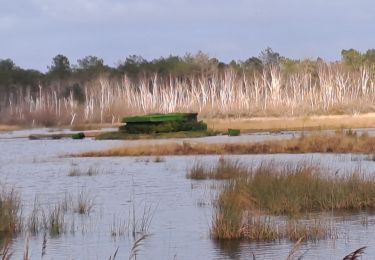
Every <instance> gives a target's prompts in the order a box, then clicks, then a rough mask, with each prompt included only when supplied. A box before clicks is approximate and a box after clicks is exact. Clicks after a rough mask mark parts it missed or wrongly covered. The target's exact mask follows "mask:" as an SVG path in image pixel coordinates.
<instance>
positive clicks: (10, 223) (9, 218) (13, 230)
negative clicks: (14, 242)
mask: <svg viewBox="0 0 375 260" xmlns="http://www.w3.org/2000/svg"><path fill="white" fill-rule="evenodd" d="M21 223H22V220H21V198H20V195H19V194H18V193H17V192H16V191H15V190H14V189H7V188H5V187H4V186H1V187H0V240H2V239H4V238H7V237H9V238H10V237H13V236H14V235H15V234H17V233H18V232H19V231H20V230H21Z"/></svg>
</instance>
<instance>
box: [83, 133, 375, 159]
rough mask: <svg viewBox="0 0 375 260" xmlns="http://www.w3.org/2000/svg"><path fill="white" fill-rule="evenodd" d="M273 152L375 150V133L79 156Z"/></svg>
mask: <svg viewBox="0 0 375 260" xmlns="http://www.w3.org/2000/svg"><path fill="white" fill-rule="evenodd" d="M275 153H290V154H299V153H364V154H373V153H375V136H370V135H368V134H367V133H363V134H357V133H356V132H355V131H352V130H348V131H336V132H334V133H309V134H301V136H299V137H294V138H291V139H284V140H268V141H258V142H256V141H253V142H238V143H203V142H195V143H192V142H186V141H184V142H182V143H166V144H156V145H134V146H128V145H127V146H119V147H115V148H111V149H108V150H104V151H89V152H84V153H81V154H79V155H78V156H82V157H99V156H163V155H196V154H275Z"/></svg>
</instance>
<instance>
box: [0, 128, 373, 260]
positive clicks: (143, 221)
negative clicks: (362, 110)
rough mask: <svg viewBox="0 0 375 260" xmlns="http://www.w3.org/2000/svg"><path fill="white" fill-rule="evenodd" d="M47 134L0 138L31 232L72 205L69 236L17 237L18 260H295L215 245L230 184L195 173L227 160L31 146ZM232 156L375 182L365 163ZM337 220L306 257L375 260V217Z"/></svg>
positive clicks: (266, 249)
mask: <svg viewBox="0 0 375 260" xmlns="http://www.w3.org/2000/svg"><path fill="white" fill-rule="evenodd" d="M45 132H49V130H48V129H42V130H33V131H16V132H13V133H1V134H0V182H1V183H3V184H4V185H6V186H7V187H14V188H15V189H16V190H17V191H18V192H19V193H20V196H21V202H22V203H21V204H22V217H23V219H25V221H24V222H25V223H24V225H26V222H27V220H28V218H29V216H30V215H31V214H32V211H33V209H34V208H35V205H37V206H38V207H39V208H41V209H42V211H43V212H44V215H48V212H51V211H53V208H54V206H55V205H56V204H57V203H60V202H64V201H65V202H67V204H69V205H70V207H69V208H70V209H69V210H67V211H66V212H65V213H64V218H63V224H62V231H61V232H60V233H59V234H52V233H51V232H46V231H45V230H40V231H39V232H38V233H36V234H33V233H31V232H30V231H28V230H25V231H24V232H22V233H21V234H20V235H18V236H16V237H15V238H14V239H13V241H11V248H10V250H11V251H12V252H13V258H14V259H21V258H22V256H23V254H24V252H25V245H26V244H27V241H29V246H28V248H29V255H30V258H31V259H40V258H42V259H109V258H110V257H111V256H112V257H113V256H114V255H115V254H116V259H128V258H132V257H133V258H134V254H135V253H136V254H137V259H251V258H252V257H253V255H254V256H255V257H256V259H286V258H287V257H288V255H289V253H290V251H291V249H292V248H293V243H291V242H289V241H284V240H281V241H276V242H269V243H264V242H262V243H249V242H246V241H242V242H238V241H227V242H220V243H219V242H216V241H214V240H213V239H211V237H210V227H211V223H212V217H213V212H214V208H213V205H212V201H213V200H215V198H216V196H217V194H218V192H219V190H220V185H218V184H219V183H220V181H213V180H205V181H195V180H190V179H187V178H186V174H187V169H189V167H191V166H192V165H193V164H194V162H197V161H200V162H203V163H205V164H213V163H215V162H217V161H218V160H219V158H220V156H164V157H161V158H156V157H152V156H151V157H101V158H72V157H67V156H65V155H66V154H71V153H77V152H83V151H89V150H97V149H104V148H110V147H112V146H115V145H120V144H124V143H125V144H126V143H128V144H129V145H134V144H137V143H139V142H142V143H147V142H150V141H95V140H92V139H84V140H71V139H60V140H28V139H27V136H28V135H29V134H31V133H33V134H34V133H45ZM373 132H374V131H371V133H370V134H372V133H373ZM296 134H300V133H299V132H287V133H280V134H268V133H261V134H252V135H243V136H240V137H238V138H228V137H227V136H216V137H207V138H200V139H196V140H194V141H197V142H202V141H208V142H226V141H233V140H237V141H242V140H265V139H272V138H286V137H291V136H293V135H296ZM170 141H177V140H168V142H170ZM180 141H181V140H178V142H180ZM152 142H154V141H152ZM156 142H165V141H163V140H156ZM225 157H226V158H235V159H238V160H240V161H241V162H243V163H244V164H254V163H255V164H256V163H259V162H261V161H265V160H274V161H276V162H281V163H284V162H285V163H286V162H300V161H301V160H302V161H307V162H311V163H313V164H317V165H318V164H319V165H321V166H322V167H326V168H329V169H332V170H334V172H337V173H338V174H340V173H344V172H345V170H350V169H357V168H359V167H360V168H361V169H363V170H364V171H366V172H367V173H368V174H372V173H374V174H375V162H374V161H372V160H367V159H366V157H365V156H361V155H350V154H346V155H333V154H303V155H288V154H277V155H242V156H225ZM80 198H81V201H82V198H83V199H84V201H86V204H90V205H89V206H91V207H90V210H89V212H87V214H86V213H84V214H80V212H79V211H78V210H76V206H77V204H79V201H80ZM42 215H43V214H41V218H42ZM330 217H331V219H332V226H333V227H334V228H335V230H336V232H335V236H334V237H332V238H330V239H325V240H320V241H316V242H306V243H302V244H301V245H300V247H299V248H298V252H299V254H304V258H305V259H342V258H343V257H344V256H345V255H347V254H349V253H350V252H352V251H354V250H356V249H358V248H360V247H363V246H367V248H366V251H365V252H366V254H365V255H364V256H363V259H373V256H374V255H375V246H373V245H375V235H374V231H375V215H371V214H369V213H362V212H357V213H353V214H349V215H348V214H346V215H337V214H332V216H330ZM137 240H138V241H137Z"/></svg>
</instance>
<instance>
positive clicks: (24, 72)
mask: <svg viewBox="0 0 375 260" xmlns="http://www.w3.org/2000/svg"><path fill="white" fill-rule="evenodd" d="M320 63H324V61H323V60H322V59H320V58H317V59H314V60H312V59H305V60H298V59H290V58H287V57H284V56H281V55H280V54H279V53H278V52H275V51H273V50H272V49H271V48H266V49H265V50H264V51H262V52H261V53H260V54H259V56H257V57H250V58H248V59H246V60H239V61H234V60H233V61H231V62H228V63H225V62H223V61H220V60H218V59H217V58H213V57H210V56H209V55H207V54H205V53H203V52H198V53H196V54H194V55H192V54H186V55H185V56H183V57H180V56H173V55H171V56H168V57H161V58H158V59H154V60H150V61H149V60H147V59H144V58H143V57H142V56H137V55H131V56H129V57H127V58H126V59H125V60H124V61H122V62H120V63H119V64H118V65H117V66H115V67H111V66H108V65H106V64H104V61H103V59H101V58H99V57H96V56H86V57H84V58H82V59H79V60H77V63H76V64H72V63H71V62H70V60H69V59H68V58H67V57H66V56H64V55H62V54H58V55H56V56H55V57H54V58H53V59H52V62H51V64H50V66H48V71H47V72H45V73H43V72H40V71H37V70H33V69H23V68H21V67H19V66H17V65H16V64H15V63H14V61H12V60H11V59H0V96H1V97H3V99H4V98H6V97H8V96H9V95H17V92H18V91H29V92H30V93H31V94H32V93H36V92H38V91H39V87H40V86H44V87H45V86H48V87H52V88H53V87H56V88H60V91H59V92H60V93H62V94H61V95H68V94H69V92H70V91H74V93H75V97H77V98H78V99H79V98H80V97H81V98H82V85H84V84H85V83H86V82H88V81H91V80H94V79H97V78H98V77H101V76H106V77H110V78H121V77H123V76H124V75H126V76H127V77H128V78H129V79H130V80H133V81H136V80H139V79H140V78H144V77H150V76H152V75H158V77H161V78H168V77H173V78H177V79H178V78H191V77H197V76H200V75H210V74H213V73H219V74H220V73H222V72H224V71H225V70H227V69H231V70H232V71H234V72H236V73H242V74H246V75H249V76H251V75H253V74H254V73H262V71H263V69H264V68H265V67H269V66H278V67H279V68H280V69H281V70H282V71H283V72H284V73H294V72H300V71H301V70H303V71H307V72H308V73H311V74H312V75H314V73H315V74H316V72H317V69H318V65H319V64H320ZM336 63H340V64H342V65H343V66H345V67H346V68H347V69H348V70H359V69H360V68H361V67H362V66H368V67H369V68H370V71H372V72H375V70H374V67H375V49H369V50H367V51H366V52H364V53H361V52H360V51H358V50H355V49H347V50H342V51H341V60H340V61H337V62H336Z"/></svg>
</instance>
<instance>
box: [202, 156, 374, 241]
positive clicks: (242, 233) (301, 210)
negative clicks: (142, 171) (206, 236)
mask: <svg viewBox="0 0 375 260" xmlns="http://www.w3.org/2000/svg"><path fill="white" fill-rule="evenodd" d="M221 163H222V162H219V163H218V165H220V164H221ZM227 164H231V163H230V162H227ZM233 165H234V166H235V165H236V164H235V163H233V162H232V166H233ZM217 168H219V167H217ZM227 169H228V171H230V172H229V173H227V175H228V176H233V179H232V180H230V181H229V182H227V184H226V185H225V186H224V188H223V190H222V191H221V193H220V195H219V197H218V200H217V209H216V215H215V217H214V220H213V225H212V230H211V232H212V236H213V237H214V238H215V239H239V238H246V239H249V240H256V241H259V240H261V241H269V240H276V239H285V238H286V239H289V240H292V241H297V240H298V239H300V238H302V239H303V240H317V239H322V238H326V237H329V236H331V237H332V236H334V235H335V233H334V232H333V231H332V227H331V226H330V225H329V224H326V223H325V221H324V220H314V221H311V220H304V219H303V218H304V216H307V215H309V214H311V213H319V212H330V211H336V212H337V211H353V210H373V209H375V199H374V198H375V178H374V177H365V176H364V174H362V173H361V172H350V173H347V174H345V175H344V176H336V175H335V174H334V173H333V172H332V173H327V172H324V171H323V170H322V169H320V168H317V167H315V166H313V165H310V164H308V163H304V162H302V163H299V164H297V165H291V164H287V165H278V164H276V163H274V162H266V163H261V164H260V165H258V166H251V167H248V168H244V167H242V168H241V167H239V168H238V169H240V172H239V170H238V169H237V168H236V167H231V168H229V167H227ZM200 171H203V172H205V171H206V172H207V176H210V177H212V178H213V179H215V177H216V176H217V175H215V174H213V173H212V171H213V170H212V168H210V167H206V168H204V167H202V169H201V170H200ZM236 172H237V173H236ZM219 176H220V175H219ZM218 179H220V178H218ZM271 216H274V217H271ZM278 216H287V217H288V220H287V221H282V222H281V224H280V221H278V220H277V217H278ZM299 219H300V220H299Z"/></svg>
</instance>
